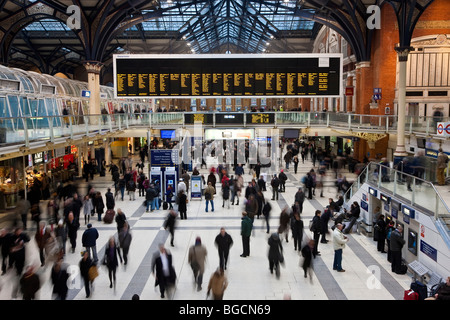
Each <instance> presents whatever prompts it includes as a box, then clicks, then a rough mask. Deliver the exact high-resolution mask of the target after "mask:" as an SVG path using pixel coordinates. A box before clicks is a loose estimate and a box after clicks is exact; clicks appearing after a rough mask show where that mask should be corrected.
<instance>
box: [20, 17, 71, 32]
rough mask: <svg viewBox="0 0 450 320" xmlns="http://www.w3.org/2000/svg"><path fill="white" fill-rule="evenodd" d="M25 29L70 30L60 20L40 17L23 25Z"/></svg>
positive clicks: (45, 30)
mask: <svg viewBox="0 0 450 320" xmlns="http://www.w3.org/2000/svg"><path fill="white" fill-rule="evenodd" d="M25 30H26V31H44V32H48V31H70V28H69V27H68V26H67V25H66V24H64V23H62V22H61V21H57V20H54V19H42V20H39V21H35V22H33V23H30V24H29V25H28V26H26V27H25Z"/></svg>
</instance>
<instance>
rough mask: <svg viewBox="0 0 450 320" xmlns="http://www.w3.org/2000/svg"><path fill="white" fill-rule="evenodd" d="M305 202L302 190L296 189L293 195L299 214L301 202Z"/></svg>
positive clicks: (301, 207) (301, 209)
mask: <svg viewBox="0 0 450 320" xmlns="http://www.w3.org/2000/svg"><path fill="white" fill-rule="evenodd" d="M304 201H305V193H304V192H303V188H302V187H300V188H298V191H297V192H296V193H295V202H298V208H299V213H303V202H304Z"/></svg>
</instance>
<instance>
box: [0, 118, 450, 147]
mask: <svg viewBox="0 0 450 320" xmlns="http://www.w3.org/2000/svg"><path fill="white" fill-rule="evenodd" d="M224 113H226V114H241V113H245V114H251V113H252V112H246V111H241V112H218V111H213V112H211V111H207V112H203V111H201V112H148V113H114V114H92V115H75V114H72V115H51V116H22V117H3V118H0V146H1V145H2V144H5V143H9V144H14V143H15V144H25V146H27V147H28V146H29V144H30V142H31V141H35V140H39V139H49V137H50V140H51V141H52V140H53V139H54V137H56V136H60V137H63V136H67V137H72V136H73V135H74V134H75V133H85V134H88V133H89V132H98V131H100V132H102V131H110V132H112V131H113V130H115V129H117V128H119V130H122V128H126V129H128V128H133V127H142V126H145V127H148V128H152V127H158V126H168V125H170V126H182V127H185V126H186V125H187V123H186V122H185V117H184V115H185V114H212V119H213V122H212V123H210V124H204V126H209V125H211V126H213V127H215V126H217V125H219V123H218V121H216V117H217V115H220V114H224ZM262 113H263V114H273V115H274V116H273V121H272V122H270V123H266V124H267V125H273V126H275V127H278V128H282V127H286V128H290V127H292V126H306V127H324V128H335V129H342V130H343V131H349V130H352V131H363V132H374V131H378V132H385V133H393V132H396V131H397V116H394V115H363V114H353V113H335V112H288V111H276V112H273V111H268V112H262ZM244 118H245V117H244ZM408 119H409V120H408V121H409V125H408V126H406V127H409V129H408V130H409V131H410V133H415V134H418V135H420V134H430V128H432V127H433V126H432V125H431V124H432V122H434V123H436V119H435V118H433V117H422V118H420V119H425V120H426V121H425V124H426V126H424V125H423V124H420V125H419V127H418V126H416V124H415V125H414V126H413V125H412V124H413V118H408ZM416 120H417V119H416ZM416 120H414V121H416ZM439 120H442V121H446V120H449V121H450V118H444V119H439ZM80 125H81V126H80ZM225 125H226V124H225ZM228 125H234V126H236V125H239V124H232V123H229V124H228ZM241 125H242V126H245V127H248V126H251V125H252V124H251V123H249V122H245V121H243V123H242V124H241ZM253 125H255V126H256V125H261V124H260V123H258V124H256V123H255V124H253ZM434 127H435V126H434ZM411 130H413V131H411ZM6 131H8V132H6ZM435 133H436V131H435ZM2 135H3V136H2Z"/></svg>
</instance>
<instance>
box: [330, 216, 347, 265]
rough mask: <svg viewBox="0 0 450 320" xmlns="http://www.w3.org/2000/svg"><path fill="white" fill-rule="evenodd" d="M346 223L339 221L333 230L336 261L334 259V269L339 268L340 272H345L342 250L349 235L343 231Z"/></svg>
mask: <svg viewBox="0 0 450 320" xmlns="http://www.w3.org/2000/svg"><path fill="white" fill-rule="evenodd" d="M343 228H344V225H343V224H341V223H338V224H337V225H336V228H334V230H333V248H334V261H333V270H337V271H338V272H345V270H344V269H342V251H343V250H344V248H345V244H346V243H347V242H348V238H347V236H345V235H344V233H342V229H343Z"/></svg>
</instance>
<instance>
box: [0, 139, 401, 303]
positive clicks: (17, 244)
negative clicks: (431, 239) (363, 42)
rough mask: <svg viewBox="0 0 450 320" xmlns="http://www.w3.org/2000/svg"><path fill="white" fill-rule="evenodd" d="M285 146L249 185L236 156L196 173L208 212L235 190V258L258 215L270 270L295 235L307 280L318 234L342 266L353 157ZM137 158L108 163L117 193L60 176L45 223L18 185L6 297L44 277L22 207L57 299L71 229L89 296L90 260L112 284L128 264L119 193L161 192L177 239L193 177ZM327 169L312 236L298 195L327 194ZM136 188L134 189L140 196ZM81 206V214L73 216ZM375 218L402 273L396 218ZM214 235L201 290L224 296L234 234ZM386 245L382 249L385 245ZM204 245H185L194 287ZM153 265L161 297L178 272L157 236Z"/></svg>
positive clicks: (4, 241) (255, 171)
mask: <svg viewBox="0 0 450 320" xmlns="http://www.w3.org/2000/svg"><path fill="white" fill-rule="evenodd" d="M286 150H287V152H286V153H285V156H284V157H283V160H284V162H285V165H284V168H283V169H281V170H280V171H279V172H278V173H277V174H272V176H270V177H268V176H267V174H265V172H264V166H262V165H261V164H260V163H259V162H258V163H257V164H256V165H253V166H251V170H250V173H251V175H252V177H251V179H250V181H249V182H248V185H246V186H245V184H244V178H243V176H244V170H245V169H244V167H245V166H244V165H243V164H239V163H235V164H234V165H233V166H232V167H233V170H232V169H231V168H230V166H227V165H224V164H219V165H218V166H217V167H212V168H210V170H209V173H208V175H207V178H205V177H203V176H202V179H203V181H204V185H205V186H204V189H203V190H202V196H203V197H204V199H205V209H204V210H205V213H208V212H209V213H211V214H212V213H213V212H214V210H215V209H216V210H217V206H216V208H215V206H214V201H215V200H216V201H217V197H219V199H221V200H222V210H225V212H226V210H228V209H229V208H230V206H231V205H239V203H240V199H241V201H242V205H241V206H242V217H241V229H240V236H241V244H240V245H241V248H242V253H241V254H240V256H241V257H242V258H247V257H249V256H250V255H251V253H252V252H253V251H252V250H251V246H252V244H251V243H250V242H251V239H252V234H254V228H255V219H264V226H263V228H264V227H265V228H266V233H267V234H268V238H267V244H266V245H267V247H268V254H267V258H268V269H269V270H270V272H271V273H275V275H276V277H277V278H280V272H281V268H280V266H281V265H283V264H284V263H285V261H284V253H285V251H286V250H288V249H287V246H288V243H289V241H290V240H291V239H292V240H293V241H292V243H293V245H292V247H293V250H294V251H296V252H297V253H298V255H299V256H300V257H301V263H300V267H301V269H302V270H303V274H304V277H305V278H307V277H308V276H309V278H310V279H311V280H312V277H313V272H312V269H313V262H314V259H316V258H317V257H318V256H320V255H321V253H320V251H319V243H320V245H321V246H322V245H326V244H327V243H328V242H329V241H330V240H331V241H332V242H333V251H334V258H333V265H332V268H333V270H336V271H337V272H345V269H344V268H343V266H342V260H343V259H342V257H343V253H344V250H345V247H346V244H347V242H348V241H349V240H350V238H349V236H348V235H347V234H348V233H350V232H351V230H352V228H353V226H354V224H355V223H356V222H357V220H358V218H359V216H360V208H359V205H358V203H357V202H354V203H352V204H351V207H350V209H349V210H348V211H347V210H345V209H344V200H343V194H344V193H345V192H346V191H347V190H348V189H349V188H350V187H351V182H349V181H347V179H346V177H345V175H344V171H343V170H342V169H343V168H344V167H345V166H346V165H348V169H349V170H353V169H355V166H354V163H353V161H352V159H351V157H350V156H349V155H348V154H347V156H346V157H337V156H335V155H334V154H333V153H331V152H329V151H326V150H322V149H321V148H318V147H316V146H315V143H314V142H309V143H305V142H302V141H300V140H297V141H294V142H293V143H290V144H288V145H287V146H286ZM248 160H249V158H248V157H247V161H248ZM300 160H301V162H300ZM305 160H311V161H312V163H313V167H312V168H311V169H310V170H309V171H307V172H306V174H305V175H304V176H301V177H299V178H300V179H299V180H300V182H297V183H296V193H295V197H294V202H293V203H292V204H291V205H289V206H286V207H284V208H281V212H280V213H279V219H278V224H277V225H276V226H275V228H272V230H271V226H270V223H269V221H270V217H271V216H273V215H274V212H273V210H272V208H273V205H272V204H271V201H278V200H280V196H281V194H282V193H285V192H286V188H287V185H288V183H289V178H288V174H290V173H292V171H291V168H292V167H290V166H291V165H292V164H293V168H294V169H293V172H294V174H297V172H298V169H299V167H300V168H304V165H305ZM144 163H145V155H144V157H143V158H141V161H138V162H137V163H135V162H134V161H133V160H132V159H131V157H128V158H122V159H120V161H119V165H116V164H114V163H111V164H110V165H109V172H110V173H111V178H112V181H113V184H112V185H113V187H114V189H115V190H114V191H115V192H114V193H113V192H112V191H111V188H108V189H107V191H106V192H105V194H104V195H103V194H102V193H101V192H99V191H97V190H95V188H94V187H92V186H91V185H90V186H89V187H88V192H87V194H85V195H81V194H79V192H78V190H77V189H76V188H75V187H73V185H72V184H70V183H69V184H68V185H66V186H63V185H60V186H59V187H58V189H57V190H56V192H55V194H54V195H51V196H47V199H48V200H49V201H48V206H47V210H48V212H47V213H48V218H49V219H48V220H47V221H46V222H47V224H46V223H45V221H41V219H40V212H39V210H40V209H39V202H38V203H37V204H38V205H36V202H35V200H33V203H31V202H30V201H28V200H25V199H24V197H23V195H22V197H21V198H20V200H19V202H18V206H17V218H16V227H15V228H14V230H7V229H4V230H2V232H1V234H0V239H1V247H2V258H3V263H2V272H3V274H4V273H6V271H7V270H8V269H9V268H14V269H15V272H16V275H17V279H18V281H17V283H18V284H17V286H16V287H15V290H14V292H13V298H15V297H17V295H18V293H19V291H20V292H22V294H23V299H35V298H36V292H37V291H38V290H39V288H40V287H41V286H42V281H41V279H39V277H38V276H36V274H37V272H36V269H37V267H36V266H33V265H30V266H26V265H25V250H26V249H25V248H26V245H25V244H26V243H27V242H30V241H32V237H30V235H29V234H28V233H27V232H26V230H27V227H29V222H28V221H27V219H28V218H27V215H28V213H31V219H32V221H33V223H34V224H35V226H36V229H37V232H36V233H35V237H34V241H36V244H37V246H38V250H39V257H40V261H41V265H42V266H45V265H46V264H48V263H52V264H53V265H52V272H51V281H52V284H53V294H54V297H55V299H61V300H64V299H66V297H67V293H68V288H67V285H65V284H64V281H66V283H67V277H68V274H67V264H66V263H65V260H64V259H65V256H66V254H67V253H68V252H71V253H74V252H75V251H76V249H77V248H76V246H77V237H78V236H80V235H81V238H82V239H81V240H82V241H81V243H82V246H83V250H82V257H81V259H80V261H79V267H80V274H81V277H82V279H83V283H84V288H85V292H86V297H87V298H88V297H90V295H91V292H92V288H93V282H94V280H95V278H96V277H97V276H98V273H97V272H96V269H98V266H99V264H101V265H104V266H106V268H107V270H108V278H109V281H110V288H115V286H116V275H117V268H118V266H119V265H120V264H122V263H123V264H127V262H128V252H129V249H130V245H131V242H132V241H131V239H132V232H131V230H130V225H129V223H128V220H127V218H126V215H125V213H124V212H123V211H122V209H120V208H118V206H117V205H118V204H119V203H122V201H125V200H126V198H127V197H126V196H128V200H129V201H135V200H136V199H138V200H140V201H143V205H144V207H145V209H146V212H153V211H158V210H161V205H162V202H167V210H168V212H167V216H166V219H165V222H164V225H163V226H164V228H165V229H166V230H168V231H169V233H170V235H171V238H170V245H171V246H172V247H174V246H175V244H174V239H175V230H176V226H177V220H178V219H180V220H185V219H188V212H189V186H190V178H191V177H190V175H189V173H188V172H187V170H183V171H182V174H181V178H180V181H179V182H178V184H177V186H176V189H175V186H173V185H170V186H168V188H167V190H161V186H160V181H158V180H153V181H151V180H150V179H149V178H148V177H147V176H146V175H145V173H144V170H143V169H144V167H145V164H144ZM86 166H88V165H86ZM350 167H352V169H350ZM102 168H105V170H106V166H105V167H103V165H102ZM102 170H103V169H102ZM262 171H263V172H262ZM302 171H303V170H302ZM287 173H288V174H287ZM100 174H101V172H100ZM192 174H193V175H201V174H200V172H199V171H198V169H197V168H194V169H193V173H192ZM89 177H90V178H91V179H92V178H93V177H92V176H91V172H90V171H89V172H88V171H86V175H85V178H86V181H89V179H88V178H89ZM297 177H298V176H297ZM325 177H334V179H335V182H334V187H335V188H336V196H335V197H332V198H329V199H328V200H329V204H328V205H327V206H325V207H324V208H323V209H322V210H316V211H315V212H314V213H313V214H314V217H313V219H311V223H310V226H309V230H310V232H311V233H310V235H311V237H309V236H308V233H305V229H306V230H307V227H306V225H305V223H304V220H303V218H302V215H303V214H304V202H305V201H307V200H310V199H313V198H314V197H315V196H316V194H317V195H318V196H320V197H324V183H325V181H326V180H325ZM296 181H297V180H296ZM292 182H294V181H292ZM175 190H177V192H175ZM136 191H138V195H137V196H136V194H135V193H136ZM316 191H317V193H316ZM265 192H269V193H271V195H272V198H270V201H269V199H268V198H266V195H267V194H265ZM103 199H105V201H104V200H103ZM111 210H112V211H113V212H114V221H115V222H116V225H117V235H116V236H115V235H112V236H111V237H110V238H109V240H108V242H107V243H106V244H105V249H104V252H101V253H100V252H97V240H98V238H99V231H98V230H97V229H96V228H95V227H93V225H92V223H91V217H92V216H94V215H95V214H96V215H97V221H104V222H105V223H111V222H107V221H106V217H107V212H108V211H111ZM81 214H83V218H84V219H80V215H81ZM309 214H312V212H310V213H309ZM102 218H103V219H102ZM83 220H84V226H85V228H83V229H84V231H83V232H81V231H80V227H81V225H82V221H83ZM272 221H273V220H272ZM330 221H334V225H333V226H332V227H331V230H332V232H331V239H327V236H328V235H329V234H330V231H329V222H330ZM376 226H377V227H376V228H375V232H376V241H377V242H378V243H377V249H378V251H380V252H382V253H387V254H388V256H387V259H388V260H389V261H390V262H391V264H392V271H393V272H396V273H402V271H401V267H402V263H401V261H402V257H401V249H402V247H403V245H404V240H403V235H402V231H403V230H402V226H401V225H400V224H399V225H397V226H394V225H393V223H392V221H387V220H386V218H385V217H384V216H383V215H379V217H378V218H377V219H376ZM271 231H272V232H271ZM67 240H69V241H68V243H69V247H68V249H70V251H66V247H67ZM402 240H403V241H402ZM214 245H215V246H216V247H217V251H218V256H219V265H218V267H217V269H216V270H215V271H214V272H213V274H212V275H211V277H210V279H209V282H207V284H208V285H207V295H208V296H209V295H210V293H211V292H212V298H213V299H222V298H223V297H224V292H225V290H226V288H227V286H228V279H227V276H226V272H225V271H226V270H227V266H228V257H229V253H230V249H231V248H232V247H233V246H234V245H235V242H234V241H233V239H232V237H231V236H230V234H229V233H228V232H226V229H225V227H222V228H221V229H220V232H219V234H218V235H217V236H216V237H215V240H214ZM386 248H387V251H385V250H386ZM207 255H208V252H207V249H206V247H205V245H204V244H203V243H202V239H201V238H200V237H197V238H196V239H195V243H194V244H193V245H192V246H190V248H189V252H188V262H189V264H190V266H191V268H192V272H193V278H194V281H195V284H196V287H197V291H201V290H202V285H203V276H204V273H205V262H206V257H207ZM151 271H152V273H153V274H154V277H155V286H159V289H160V293H161V297H162V298H164V297H165V295H166V294H167V293H168V292H170V290H171V289H172V288H173V287H174V285H175V282H176V277H177V275H176V273H175V269H174V267H173V261H172V255H171V252H170V250H169V249H167V248H166V247H165V246H164V244H160V246H159V250H158V251H157V252H155V254H154V256H153V259H152V266H151Z"/></svg>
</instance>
